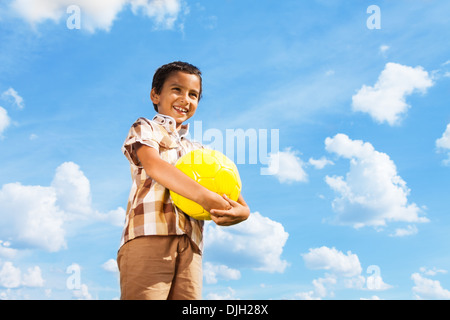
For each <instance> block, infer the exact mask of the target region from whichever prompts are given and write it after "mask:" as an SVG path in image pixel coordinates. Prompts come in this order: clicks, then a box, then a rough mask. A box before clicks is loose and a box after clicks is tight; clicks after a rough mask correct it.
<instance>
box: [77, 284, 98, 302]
mask: <svg viewBox="0 0 450 320" xmlns="http://www.w3.org/2000/svg"><path fill="white" fill-rule="evenodd" d="M72 294H73V297H74V298H75V299H77V300H92V299H93V298H92V295H91V294H90V293H89V288H88V286H87V285H86V284H84V283H83V284H81V286H80V289H76V290H73V291H72Z"/></svg>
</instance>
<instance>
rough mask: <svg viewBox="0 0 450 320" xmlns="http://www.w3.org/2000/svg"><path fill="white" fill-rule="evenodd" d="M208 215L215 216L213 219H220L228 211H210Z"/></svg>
mask: <svg viewBox="0 0 450 320" xmlns="http://www.w3.org/2000/svg"><path fill="white" fill-rule="evenodd" d="M209 213H210V214H211V215H213V216H215V217H219V218H220V217H223V216H225V215H228V214H229V211H228V210H219V209H212V210H211V211H210V212H209Z"/></svg>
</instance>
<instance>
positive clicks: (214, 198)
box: [199, 189, 231, 212]
mask: <svg viewBox="0 0 450 320" xmlns="http://www.w3.org/2000/svg"><path fill="white" fill-rule="evenodd" d="M205 192H206V193H207V195H206V196H204V197H202V201H201V202H199V204H200V205H201V206H202V207H203V208H204V209H205V210H206V211H208V212H210V211H211V210H213V208H220V209H222V210H229V209H231V205H230V204H229V203H228V202H227V201H226V200H224V198H222V197H221V196H220V195H218V194H217V193H215V192H212V191H209V190H207V189H205Z"/></svg>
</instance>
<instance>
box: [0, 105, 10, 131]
mask: <svg viewBox="0 0 450 320" xmlns="http://www.w3.org/2000/svg"><path fill="white" fill-rule="evenodd" d="M10 123H11V119H10V118H9V116H8V112H7V111H6V110H5V109H3V108H2V107H0V138H1V137H2V133H3V131H5V130H6V128H8V127H9V125H10Z"/></svg>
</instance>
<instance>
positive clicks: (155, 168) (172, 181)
mask: <svg viewBox="0 0 450 320" xmlns="http://www.w3.org/2000/svg"><path fill="white" fill-rule="evenodd" d="M136 154H137V156H138V158H139V161H140V162H141V164H142V166H143V167H144V170H145V172H146V173H147V174H148V175H149V176H150V177H152V179H154V180H155V181H157V182H158V183H160V184H161V185H162V186H164V187H166V188H167V189H169V190H172V191H173V192H175V193H178V194H179V195H181V196H183V197H185V198H188V199H190V200H192V201H194V202H196V203H198V204H200V205H201V206H202V207H203V208H204V209H205V210H206V211H208V212H210V211H211V210H212V209H229V208H230V207H231V206H230V204H229V203H228V202H227V201H226V200H225V199H223V198H222V197H221V196H219V195H218V194H217V193H215V192H212V191H210V190H208V189H206V188H205V187H203V186H202V185H200V184H199V183H197V182H196V181H194V180H193V179H191V178H190V177H188V176H187V175H185V174H184V173H183V172H181V171H180V170H179V169H177V168H176V167H175V166H173V165H171V164H170V163H168V162H166V161H164V160H162V159H161V157H160V156H159V153H158V151H157V150H156V149H154V148H151V147H148V146H146V145H142V144H141V145H140V146H138V148H137V151H136Z"/></svg>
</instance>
